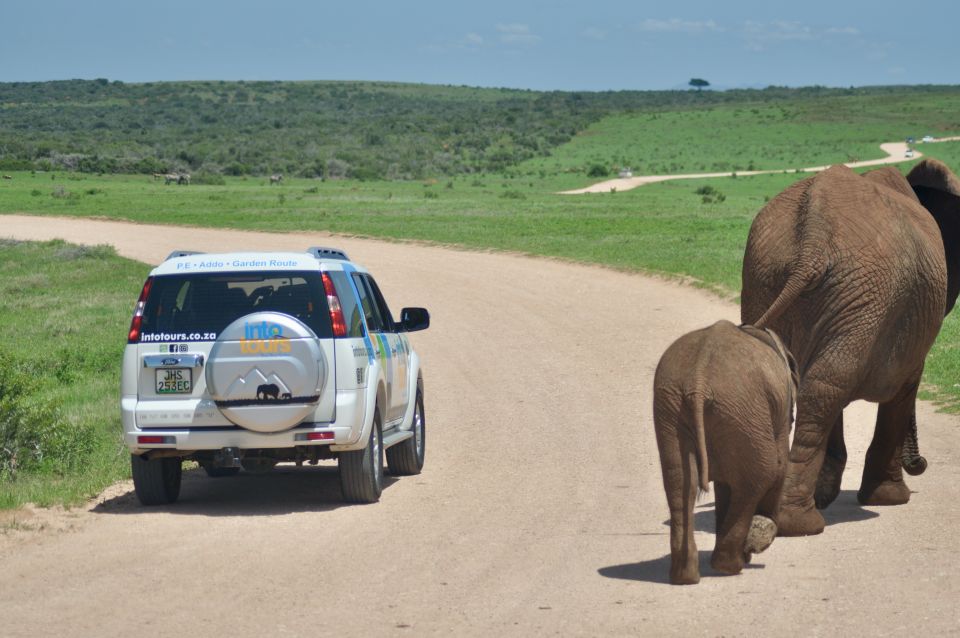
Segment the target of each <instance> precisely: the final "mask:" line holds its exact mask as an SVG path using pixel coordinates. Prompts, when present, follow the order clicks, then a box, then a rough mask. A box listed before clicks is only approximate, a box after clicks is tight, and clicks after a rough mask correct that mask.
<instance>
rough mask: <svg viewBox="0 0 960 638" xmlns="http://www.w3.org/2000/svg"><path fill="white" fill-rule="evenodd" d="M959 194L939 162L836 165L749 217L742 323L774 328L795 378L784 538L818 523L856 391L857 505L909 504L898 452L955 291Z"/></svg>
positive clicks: (831, 491) (834, 488) (834, 483)
mask: <svg viewBox="0 0 960 638" xmlns="http://www.w3.org/2000/svg"><path fill="white" fill-rule="evenodd" d="M958 195H960V181H958V180H957V179H956V177H955V176H954V175H953V174H952V173H951V172H950V171H949V169H947V168H946V167H945V166H944V165H942V164H940V163H939V162H936V161H934V160H926V161H924V162H922V163H921V164H919V165H918V166H917V167H916V168H915V169H914V171H913V172H911V174H910V175H909V176H908V177H907V178H904V177H903V176H902V175H901V174H900V173H899V172H898V171H896V170H895V169H892V168H885V169H880V170H877V171H871V172H869V173H866V174H864V175H862V176H861V175H858V174H856V173H855V172H853V171H851V170H850V169H848V168H846V167H844V166H834V167H832V168H830V169H829V170H827V171H824V172H823V173H820V174H818V175H816V176H813V177H810V178H808V179H805V180H802V181H800V182H798V183H796V184H794V185H792V186H790V187H789V188H787V189H786V190H785V191H783V192H782V193H781V194H780V195H778V196H777V197H776V198H774V199H773V200H772V201H771V202H770V203H769V204H768V205H767V206H766V207H764V208H763V210H761V211H760V212H759V213H758V214H757V217H756V219H754V222H753V225H752V227H751V229H750V235H749V237H748V240H747V249H746V253H745V255H744V263H743V289H742V296H741V300H742V302H741V318H742V320H743V321H744V323H752V324H754V325H757V326H760V327H764V328H772V329H773V330H775V331H776V332H777V334H779V335H780V336H781V337H782V338H783V341H784V343H785V344H786V345H787V347H788V348H789V349H790V351H791V352H792V353H793V355H794V356H795V357H796V360H797V364H798V366H799V369H800V377H801V381H800V388H799V394H798V399H797V424H796V433H795V435H794V442H793V447H792V448H791V450H790V467H789V470H788V473H787V479H786V484H785V488H784V495H783V503H782V508H781V512H780V519H779V521H778V527H779V533H780V535H807V534H818V533H820V532H821V531H823V526H824V520H823V517H822V516H821V514H820V513H819V512H818V511H817V507H826V506H827V505H829V504H830V502H832V501H833V499H834V498H836V495H837V494H838V492H839V489H840V480H841V477H842V473H843V468H844V465H845V463H846V448H845V445H844V442H843V408H844V407H845V406H846V405H847V404H849V403H850V402H851V401H854V400H857V399H865V400H868V401H874V402H877V403H879V404H880V406H879V410H878V413H877V422H876V428H875V431H874V436H873V440H872V443H871V445H870V448H869V449H868V451H867V455H866V461H865V464H864V470H863V477H862V481H861V487H860V490H859V492H858V495H857V496H858V498H859V500H860V502H861V503H863V504H869V505H896V504H901V503H906V502H907V501H908V500H909V498H910V491H909V489H908V488H907V486H906V484H905V483H904V482H903V473H902V468H901V464H900V463H901V450H902V449H904V440H905V437H907V440H908V445H907V448H909V447H910V445H909V440H910V436H913V437H914V438H913V449H914V450H915V449H916V438H915V436H916V430H912V434H911V427H910V426H911V423H912V420H913V419H914V414H915V401H916V394H917V387H918V385H919V382H920V377H921V374H922V372H923V365H924V360H925V358H926V355H927V352H928V351H929V349H930V347H931V345H932V344H933V341H934V339H935V338H936V336H937V333H938V332H939V330H940V326H941V323H942V321H943V317H944V314H945V312H946V311H947V309H948V308H949V307H952V305H953V302H954V300H955V299H956V294H957V289H958V283H957V282H958V278H957V274H958V269H957V264H958V263H960V258H958V255H957V254H956V250H955V247H957V246H960V241H955V240H957V239H960V237H957V235H958V233H957V231H956V230H955V229H956V227H957V226H958V225H960V219H958V218H957V216H958V215H960V205H958V203H960V197H958ZM945 245H946V252H945V248H944V246H945ZM908 460H909V462H910V463H911V464H914V465H915V466H916V467H919V466H920V465H921V463H920V462H921V461H923V460H922V457H919V456H918V455H917V456H915V458H912V459H905V461H908ZM922 465H923V466H925V461H923V462H922Z"/></svg>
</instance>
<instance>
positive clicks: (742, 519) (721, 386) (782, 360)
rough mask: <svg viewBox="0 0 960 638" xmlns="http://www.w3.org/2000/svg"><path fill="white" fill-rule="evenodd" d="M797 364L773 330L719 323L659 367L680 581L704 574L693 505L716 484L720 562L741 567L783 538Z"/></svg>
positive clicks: (656, 416)
mask: <svg viewBox="0 0 960 638" xmlns="http://www.w3.org/2000/svg"><path fill="white" fill-rule="evenodd" d="M795 384H796V364H795V363H794V362H793V358H792V357H791V356H790V354H789V352H788V351H787V350H786V348H785V347H784V346H783V343H782V342H781V341H780V339H779V338H778V337H777V336H776V335H775V334H774V333H773V332H772V331H769V330H760V329H757V328H754V327H752V326H740V327H737V326H735V325H733V324H732V323H730V322H729V321H718V322H717V323H715V324H713V325H712V326H710V327H708V328H703V329H701V330H696V331H694V332H691V333H688V334H686V335H684V336H682V337H680V338H679V339H677V340H676V341H675V342H674V343H673V344H672V345H671V346H670V347H669V348H667V350H666V352H664V353H663V356H662V357H661V358H660V363H659V364H658V365H657V371H656V375H655V377H654V382H653V422H654V428H655V430H656V434H657V447H658V448H659V450H660V466H661V469H662V471H663V487H664V491H665V492H666V495H667V505H668V506H669V509H670V581H671V582H672V583H674V584H678V585H684V584H693V583H697V582H699V581H700V569H699V561H698V554H697V545H696V543H695V542H694V538H693V531H694V530H693V508H694V503H695V501H696V498H697V495H698V494H697V492H698V487H699V490H700V491H703V492H705V491H707V489H708V482H709V481H713V484H714V490H715V492H716V526H717V540H716V545H715V547H714V551H713V555H712V557H711V561H710V564H711V565H712V566H713V568H714V569H716V570H718V571H721V572H725V573H729V574H737V573H739V572H740V571H741V570H742V569H743V564H744V562H749V560H750V555H751V554H752V553H757V552H761V551H763V550H765V549H766V548H767V547H768V546H769V545H770V543H771V542H773V539H774V537H775V536H776V529H777V528H776V521H777V511H778V508H779V504H780V494H781V491H782V489H783V481H784V477H785V474H786V471H787V462H788V454H789V434H790V423H791V420H792V412H793V396H794V386H795Z"/></svg>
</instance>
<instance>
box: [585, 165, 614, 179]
mask: <svg viewBox="0 0 960 638" xmlns="http://www.w3.org/2000/svg"><path fill="white" fill-rule="evenodd" d="M609 174H610V169H609V168H607V167H606V166H604V165H603V164H591V165H590V168H589V169H587V177H606V176H607V175H609Z"/></svg>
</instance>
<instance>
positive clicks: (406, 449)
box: [387, 389, 427, 476]
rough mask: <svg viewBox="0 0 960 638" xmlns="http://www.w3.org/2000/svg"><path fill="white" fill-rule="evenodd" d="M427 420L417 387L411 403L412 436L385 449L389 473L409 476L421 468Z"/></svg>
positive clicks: (424, 452)
mask: <svg viewBox="0 0 960 638" xmlns="http://www.w3.org/2000/svg"><path fill="white" fill-rule="evenodd" d="M426 437H427V421H426V417H425V416H424V412H423V392H422V391H420V389H417V398H416V402H415V403H414V405H413V436H412V437H410V438H409V439H407V440H406V441H404V442H403V443H397V444H396V445H394V446H393V447H391V448H389V449H387V465H388V467H389V468H390V473H391V474H396V475H398V476H411V475H413V474H419V473H420V470H422V469H423V460H424V458H425V457H426V443H427V438H426Z"/></svg>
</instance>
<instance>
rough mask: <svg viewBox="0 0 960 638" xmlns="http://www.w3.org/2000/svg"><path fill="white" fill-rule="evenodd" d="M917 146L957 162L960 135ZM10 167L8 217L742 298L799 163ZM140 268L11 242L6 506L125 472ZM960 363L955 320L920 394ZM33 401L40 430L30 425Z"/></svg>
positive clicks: (109, 256) (2, 192)
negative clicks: (614, 189)
mask: <svg viewBox="0 0 960 638" xmlns="http://www.w3.org/2000/svg"><path fill="white" fill-rule="evenodd" d="M919 148H920V150H922V151H923V152H924V153H926V154H927V155H929V156H933V157H938V158H940V159H942V160H944V161H946V162H947V163H948V164H949V165H951V166H952V167H958V166H960V144H934V145H921V146H919ZM909 166H910V165H909V164H907V165H902V167H903V168H904V170H906V169H908V168H909ZM11 177H13V179H11V180H3V181H2V182H0V213H4V212H7V213H11V212H27V213H33V214H50V215H73V216H81V217H92V216H107V217H110V218H115V219H128V220H133V221H142V222H150V223H169V224H188V225H197V226H209V227H225V228H226V227H229V228H246V229H257V230H266V231H302V230H309V229H316V230H329V231H333V232H339V233H347V234H357V235H365V236H371V237H380V238H387V239H415V240H427V241H433V242H439V243H447V244H457V245H461V246H466V247H471V248H497V249H503V250H516V251H522V252H525V253H529V254H533V255H544V256H553V257H561V258H566V259H571V260H575V261H582V262H586V263H598V264H603V265H607V266H611V267H616V268H621V269H625V270H634V271H644V272H653V273H661V274H667V275H677V276H683V277H685V278H690V279H693V280H694V281H695V282H696V283H697V285H700V286H702V287H704V288H707V289H710V290H713V291H715V292H718V293H720V294H723V295H725V296H729V297H733V296H735V295H736V294H737V292H738V291H739V288H740V265H741V260H742V255H743V249H744V244H745V241H746V236H747V232H748V230H749V226H750V222H751V221H752V219H753V217H754V215H755V214H756V212H757V211H758V210H759V209H760V208H761V207H762V206H763V204H764V203H765V202H766V201H767V200H768V199H769V198H771V197H773V196H774V195H776V194H777V193H778V192H780V191H781V190H783V189H784V188H786V187H787V186H788V185H789V184H791V183H793V182H794V181H795V180H797V179H800V178H802V177H803V175H802V174H796V173H781V174H775V175H764V176H756V177H750V178H744V177H739V178H722V179H711V180H689V181H675V182H666V183H661V184H656V185H651V186H646V187H642V188H639V189H636V190H633V191H629V192H622V193H605V194H598V195H588V196H576V197H567V196H558V195H555V194H554V193H555V191H557V190H559V189H561V188H564V187H567V186H569V178H568V177H565V176H559V177H557V176H549V175H548V176H545V177H542V178H541V177H532V176H523V177H521V176H517V175H515V176H513V177H505V176H471V177H465V178H458V179H450V180H441V181H436V182H434V181H431V182H356V181H341V182H318V181H316V180H297V179H289V180H285V183H284V184H283V186H279V187H278V186H269V185H268V184H266V182H265V181H264V180H254V179H241V178H233V179H231V178H228V179H227V180H226V181H225V183H224V184H223V185H194V186H190V187H177V186H164V185H163V184H162V183H157V182H154V181H152V180H151V179H149V178H145V177H141V176H103V177H97V176H85V175H73V174H71V175H65V174H31V173H12V174H11ZM145 271H146V267H145V266H144V265H142V264H139V263H136V262H132V261H129V260H124V259H120V258H118V257H117V256H116V255H114V254H113V252H112V250H110V249H105V248H102V247H98V248H93V249H83V248H78V247H76V246H70V245H68V244H64V243H62V242H50V243H43V244H35V243H21V242H10V241H7V242H3V243H0V295H2V296H3V299H5V303H4V304H3V306H2V307H0V345H2V353H0V356H2V357H5V359H4V361H5V362H6V363H5V364H4V365H2V366H0V368H2V369H4V370H5V371H9V370H13V371H14V372H12V373H9V372H8V373H5V374H4V375H3V376H0V390H3V393H2V394H3V396H16V397H18V399H17V401H16V403H17V405H15V406H12V407H11V406H10V405H6V406H5V407H0V413H2V410H4V409H7V410H12V412H10V414H13V417H11V418H10V421H11V422H13V423H15V424H16V425H17V426H18V432H20V434H17V436H13V435H11V434H10V428H8V430H7V431H6V433H5V434H4V433H0V436H7V443H8V444H9V442H10V441H13V440H14V439H17V437H20V438H19V439H17V441H15V445H16V447H17V448H18V449H19V450H20V451H19V452H18V453H17V454H18V460H17V461H16V466H15V467H13V466H11V463H10V456H11V455H10V454H7V465H6V466H5V467H6V469H5V470H0V472H2V476H0V507H12V506H16V505H18V504H21V503H24V502H27V501H33V502H37V503H41V504H50V503H57V502H65V503H75V502H78V501H81V500H83V499H84V498H86V497H88V496H90V495H92V494H95V493H96V492H97V491H98V490H99V489H101V488H102V487H103V486H104V485H106V484H108V483H110V482H111V481H113V480H115V479H117V478H121V477H124V476H126V475H127V472H128V465H127V459H126V455H125V454H124V453H123V452H122V448H121V446H120V441H119V423H118V420H119V416H118V410H117V406H116V394H117V387H118V382H119V379H118V375H119V361H120V356H121V353H122V348H123V340H122V335H123V331H124V330H125V329H126V324H127V321H128V320H129V314H130V311H131V306H132V300H133V299H135V298H136V294H137V292H138V291H139V287H140V285H141V284H142V280H143V277H144V275H145ZM709 320H710V318H709V317H704V323H707V322H708V321H709ZM958 375H960V319H957V318H956V317H954V316H951V317H948V318H947V320H946V322H945V324H944V328H943V331H942V332H941V335H940V337H939V339H938V341H937V343H936V344H935V346H934V348H933V350H932V351H931V354H930V356H929V358H928V363H927V372H926V375H925V378H924V382H925V385H924V394H923V397H924V398H926V399H933V400H936V401H939V402H941V403H942V404H944V405H945V407H946V408H947V409H949V410H952V411H953V410H957V408H958V406H960V387H958V386H957V385H956V381H957V380H958ZM38 413H39V414H42V415H44V418H43V419H40V420H39V421H40V422H41V425H43V426H44V427H40V428H38V429H35V430H29V428H27V429H26V430H24V428H23V427H20V425H21V424H23V423H25V422H27V421H30V420H31V418H30V417H31V415H36V414H38ZM32 420H33V422H37V421H38V420H37V419H32ZM50 424H52V425H50ZM38 446H39V447H38ZM8 447H9V445H8ZM37 450H40V451H42V453H41V454H39V455H38V454H36V453H35V452H36V451H37ZM31 455H32V456H31Z"/></svg>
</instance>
